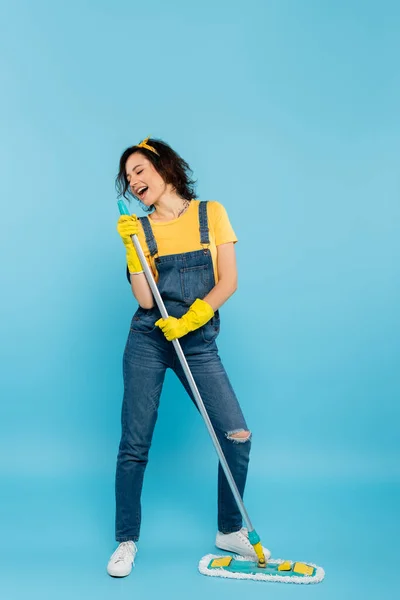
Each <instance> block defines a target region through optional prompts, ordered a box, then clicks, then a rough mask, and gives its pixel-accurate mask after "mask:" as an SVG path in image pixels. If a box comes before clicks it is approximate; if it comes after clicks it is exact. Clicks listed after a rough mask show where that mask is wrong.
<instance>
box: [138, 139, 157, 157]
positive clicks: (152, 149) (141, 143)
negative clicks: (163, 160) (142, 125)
mask: <svg viewBox="0 0 400 600" xmlns="http://www.w3.org/2000/svg"><path fill="white" fill-rule="evenodd" d="M150 137H151V136H150V135H149V137H147V138H146V139H145V140H143V141H142V142H140V144H136V145H137V147H138V148H147V150H151V151H152V152H155V154H157V155H158V156H160V155H159V154H158V152H157V150H156V149H155V148H153V146H149V145H148V144H147V141H148V139H149V138H150Z"/></svg>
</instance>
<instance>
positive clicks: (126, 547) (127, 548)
mask: <svg viewBox="0 0 400 600" xmlns="http://www.w3.org/2000/svg"><path fill="white" fill-rule="evenodd" d="M133 554H134V546H133V542H130V541H128V542H121V543H120V545H119V546H118V548H117V550H116V551H115V562H118V561H119V560H125V558H126V557H127V556H129V555H131V556H133Z"/></svg>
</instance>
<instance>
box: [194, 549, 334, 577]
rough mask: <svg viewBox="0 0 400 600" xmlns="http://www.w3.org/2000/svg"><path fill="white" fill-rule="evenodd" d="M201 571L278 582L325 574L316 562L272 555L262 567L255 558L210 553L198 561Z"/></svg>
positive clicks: (212, 574) (212, 575)
mask: <svg viewBox="0 0 400 600" xmlns="http://www.w3.org/2000/svg"><path fill="white" fill-rule="evenodd" d="M199 571H200V573H202V574H203V575H209V576H210V577H229V578H231V579H253V580H255V581H277V582H279V583H319V582H320V581H322V580H323V578H324V577H325V571H324V570H323V569H322V568H321V567H318V566H317V565H314V564H313V563H302V562H291V561H290V560H282V559H280V558H278V559H272V558H271V559H269V560H268V561H267V566H266V567H265V569H263V568H260V567H259V566H258V563H257V562H256V561H252V560H249V558H248V557H247V558H246V557H245V556H239V555H237V556H235V557H233V556H220V555H219V556H218V555H217V554H207V555H206V556H203V558H202V559H201V561H200V562H199Z"/></svg>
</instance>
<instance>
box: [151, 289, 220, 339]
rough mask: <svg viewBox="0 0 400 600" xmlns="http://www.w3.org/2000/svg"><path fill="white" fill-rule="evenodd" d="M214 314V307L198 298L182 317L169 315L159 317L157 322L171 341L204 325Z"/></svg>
mask: <svg viewBox="0 0 400 600" xmlns="http://www.w3.org/2000/svg"><path fill="white" fill-rule="evenodd" d="M213 316H214V310H213V308H212V307H211V306H210V305H209V304H208V302H205V301H204V300H200V298H196V300H195V301H194V302H193V304H192V305H191V306H190V308H189V310H188V311H187V312H186V313H185V314H184V315H183V316H182V317H181V318H180V319H177V318H176V317H168V319H158V321H156V322H155V324H156V325H157V326H158V327H159V328H160V329H162V332H163V333H164V335H165V337H166V338H167V340H168V341H169V342H171V341H172V340H174V339H175V338H180V337H182V336H184V335H186V334H187V333H189V331H194V330H195V329H198V328H199V327H202V325H205V323H207V322H208V321H209V320H210V319H211V318H212V317H213Z"/></svg>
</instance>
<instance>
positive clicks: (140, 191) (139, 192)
mask: <svg viewBox="0 0 400 600" xmlns="http://www.w3.org/2000/svg"><path fill="white" fill-rule="evenodd" d="M146 188H147V185H145V186H144V187H142V188H140V189H139V190H138V194H141V193H142V191H143V190H145V189H146Z"/></svg>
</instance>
